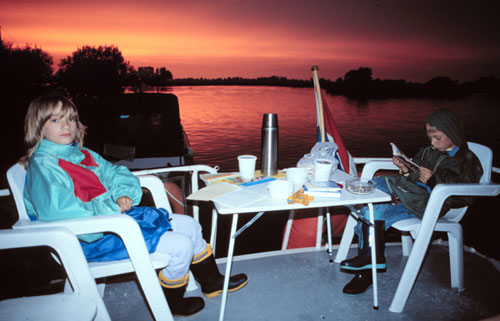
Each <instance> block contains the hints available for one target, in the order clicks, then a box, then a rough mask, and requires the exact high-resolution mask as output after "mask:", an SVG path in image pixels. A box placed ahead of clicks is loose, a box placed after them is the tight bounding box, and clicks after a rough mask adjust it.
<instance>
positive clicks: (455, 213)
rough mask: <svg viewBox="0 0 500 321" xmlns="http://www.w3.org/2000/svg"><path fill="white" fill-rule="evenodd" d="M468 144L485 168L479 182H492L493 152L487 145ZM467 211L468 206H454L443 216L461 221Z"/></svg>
mask: <svg viewBox="0 0 500 321" xmlns="http://www.w3.org/2000/svg"><path fill="white" fill-rule="evenodd" d="M467 145H468V146H469V149H470V150H471V151H472V152H473V153H474V154H475V155H476V156H477V158H478V159H479V161H480V162H481V167H482V168H483V176H481V179H480V180H479V183H481V184H489V183H491V169H492V166H493V152H492V151H491V149H490V148H489V147H486V146H484V145H481V144H478V143H471V142H468V143H467ZM466 212H467V206H466V207H461V208H452V209H450V210H448V212H447V213H446V215H444V216H443V219H445V220H446V221H449V222H460V220H461V219H462V218H463V217H464V215H465V213H466Z"/></svg>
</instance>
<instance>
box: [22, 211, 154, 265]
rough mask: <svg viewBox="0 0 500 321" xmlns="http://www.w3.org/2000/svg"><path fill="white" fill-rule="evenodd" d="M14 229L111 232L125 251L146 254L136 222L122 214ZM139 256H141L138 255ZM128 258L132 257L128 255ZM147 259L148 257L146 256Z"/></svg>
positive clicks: (76, 232)
mask: <svg viewBox="0 0 500 321" xmlns="http://www.w3.org/2000/svg"><path fill="white" fill-rule="evenodd" d="M18 223H20V224H15V225H14V228H16V229H17V228H43V227H64V228H67V229H68V230H70V231H71V232H72V233H73V234H75V235H81V234H92V233H105V232H111V233H114V234H116V235H118V236H119V237H120V238H121V239H122V241H123V244H124V245H125V247H126V248H127V251H129V254H130V251H133V252H137V251H143V250H144V251H145V253H148V251H147V248H146V245H145V243H144V238H143V237H142V233H141V229H140V228H139V225H138V224H137V222H136V221H135V220H134V219H133V218H132V217H130V216H128V215H124V214H113V215H101V216H91V217H83V218H75V219H69V220H60V221H53V222H42V221H34V222H18ZM139 255H141V254H139ZM130 256H132V255H131V254H130ZM148 257H149V255H148Z"/></svg>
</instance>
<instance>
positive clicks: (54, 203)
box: [21, 94, 248, 316]
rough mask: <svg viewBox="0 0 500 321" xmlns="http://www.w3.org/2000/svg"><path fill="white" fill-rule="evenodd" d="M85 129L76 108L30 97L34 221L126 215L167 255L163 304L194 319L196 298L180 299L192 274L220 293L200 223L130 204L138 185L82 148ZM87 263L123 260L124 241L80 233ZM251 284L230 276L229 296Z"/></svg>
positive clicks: (211, 292)
mask: <svg viewBox="0 0 500 321" xmlns="http://www.w3.org/2000/svg"><path fill="white" fill-rule="evenodd" d="M84 135H85V126H84V125H83V124H82V123H81V122H80V121H79V117H78V111H77V109H76V106H75V105H74V104H73V102H71V101H70V100H69V99H67V98H66V97H64V96H60V95H56V94H53V95H47V96H43V97H39V98H37V99H35V100H33V101H32V102H31V104H30V106H29V109H28V112H27V115H26V121H25V143H26V144H27V147H28V152H27V154H26V156H24V157H23V159H22V160H21V161H22V162H24V164H25V166H27V176H26V186H25V189H24V202H25V205H26V210H27V212H28V214H29V215H30V217H31V218H32V219H33V220H43V221H55V220H63V219H70V218H77V217H86V216H93V215H107V214H116V213H120V212H121V213H124V214H127V215H130V216H132V217H133V218H134V219H135V220H136V221H137V223H138V224H139V226H140V227H141V230H142V233H143V236H144V240H145V242H146V245H147V246H148V249H149V251H150V252H153V251H158V252H161V253H165V254H168V255H169V256H170V257H171V260H170V263H169V265H168V266H167V267H166V268H164V269H163V270H161V271H160V272H159V281H160V283H161V285H162V289H163V291H164V294H165V297H166V299H167V302H168V304H169V306H170V309H171V311H172V313H173V314H174V315H180V316H188V315H192V314H194V313H196V312H198V311H200V310H201V309H203V307H204V305H205V304H204V301H203V299H202V298H199V297H189V298H184V292H185V289H186V285H187V283H188V277H189V273H188V271H189V270H190V269H191V271H192V272H193V275H194V276H195V279H196V280H197V281H198V282H199V283H200V285H201V288H202V292H203V293H204V294H205V296H207V297H214V296H217V295H218V294H219V293H221V292H222V288H223V281H224V277H223V276H222V275H221V274H220V273H219V270H218V268H217V265H216V263H215V258H214V256H213V254H212V249H211V248H210V245H209V244H207V243H206V241H205V240H204V239H203V236H202V234H201V226H200V224H199V223H198V222H197V221H195V220H194V219H193V218H191V217H190V216H187V215H177V214H172V213H168V212H167V211H166V210H164V209H156V208H151V207H135V206H136V205H137V204H139V202H140V200H141V197H142V189H141V186H140V185H139V180H138V179H137V178H136V177H135V176H134V175H133V174H132V173H131V172H130V171H129V170H128V169H127V168H125V167H121V166H115V165H113V164H111V163H109V162H108V161H106V160H105V159H104V158H102V157H101V156H99V155H98V154H96V153H95V152H93V151H91V150H89V149H87V148H84V147H83V139H84ZM78 237H79V239H80V243H81V245H82V248H83V251H84V253H85V255H86V257H87V259H88V260H89V261H108V260H118V259H124V258H127V257H128V254H127V251H126V250H125V248H124V246H123V243H122V242H121V240H120V239H119V238H118V237H116V236H114V235H111V234H106V235H102V234H88V235H79V236H78ZM247 282H248V279H247V276H246V275H245V274H238V275H235V276H232V277H231V278H230V284H229V291H236V290H239V289H240V288H242V287H243V286H245V285H246V284H247Z"/></svg>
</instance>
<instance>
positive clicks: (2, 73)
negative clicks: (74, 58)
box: [0, 40, 53, 98]
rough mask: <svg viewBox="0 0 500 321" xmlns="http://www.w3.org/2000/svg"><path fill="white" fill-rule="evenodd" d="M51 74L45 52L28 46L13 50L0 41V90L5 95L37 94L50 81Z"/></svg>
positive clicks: (50, 66) (50, 61)
mask: <svg viewBox="0 0 500 321" xmlns="http://www.w3.org/2000/svg"><path fill="white" fill-rule="evenodd" d="M52 73H53V69H52V57H51V56H50V55H49V54H48V53H47V52H45V51H43V50H42V49H40V48H36V47H35V48H31V47H29V46H28V45H26V46H25V47H24V48H14V47H12V44H10V43H4V42H3V41H1V40H0V85H1V86H0V87H1V89H0V90H2V91H4V93H5V94H8V95H17V94H18V93H23V94H25V95H29V94H31V93H32V92H35V94H37V93H38V92H40V89H41V88H43V87H46V86H47V85H49V83H50V82H51V81H52ZM4 98H5V97H4Z"/></svg>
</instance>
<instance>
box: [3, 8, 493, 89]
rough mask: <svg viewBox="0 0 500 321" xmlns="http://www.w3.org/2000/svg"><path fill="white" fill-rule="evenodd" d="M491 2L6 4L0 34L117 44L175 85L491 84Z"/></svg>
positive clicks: (60, 44)
mask: <svg viewBox="0 0 500 321" xmlns="http://www.w3.org/2000/svg"><path fill="white" fill-rule="evenodd" d="M499 9H500V5H499V2H498V1H494V0H485V1H474V2H473V1H452V0H443V1H435V0H421V1H400V0H380V1H378V2H373V1H370V0H353V1H341V0H253V1H247V0H244V1H231V0H214V1H201V0H195V1H178V0H175V1H174V0H143V1H123V0H121V1H97V0H88V1H85V2H81V1H63V0H50V1H43V2H42V1H34V0H19V1H8V3H7V1H3V2H2V4H0V25H1V27H2V29H1V30H2V38H3V39H4V40H6V41H9V42H12V43H14V44H18V45H21V46H23V45H25V44H30V45H37V46H38V47H41V48H42V49H43V50H45V51H47V52H49V53H50V54H51V55H52V56H53V57H54V58H55V61H58V60H59V59H60V58H61V57H64V56H67V55H70V54H71V52H73V51H75V50H76V49H77V48H78V47H81V46H84V45H91V46H98V45H111V44H113V45H116V46H118V48H119V49H120V50H121V51H122V53H123V55H124V57H125V59H127V60H129V61H130V62H131V64H132V65H134V66H135V67H138V66H148V65H151V66H154V67H161V66H166V67H167V69H169V70H170V71H172V73H173V75H174V77H176V78H179V77H208V78H214V77H230V76H234V77H235V76H242V77H258V76H271V75H278V76H284V77H288V78H302V79H307V78H309V77H311V72H310V67H311V66H312V65H315V64H316V65H319V66H320V76H321V77H324V78H329V79H332V80H335V79H336V78H338V77H343V76H344V74H345V73H346V72H347V71H348V70H350V69H357V68H359V67H360V66H368V67H372V68H373V72H374V77H378V78H382V79H388V78H390V79H398V78H404V79H408V80H414V81H427V80H429V79H430V78H432V77H434V76H439V75H444V76H450V77H452V78H454V79H457V80H462V81H463V80H475V79H477V78H478V77H479V76H484V75H491V74H496V75H497V76H500V40H499V39H500V37H499V36H500V34H499V33H500V20H499V19H498V17H497V14H498V12H500V11H499Z"/></svg>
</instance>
